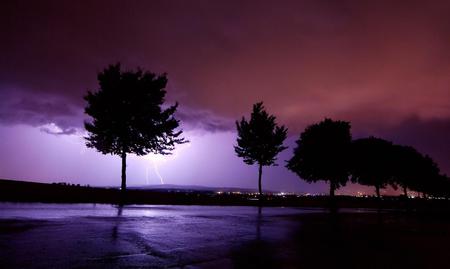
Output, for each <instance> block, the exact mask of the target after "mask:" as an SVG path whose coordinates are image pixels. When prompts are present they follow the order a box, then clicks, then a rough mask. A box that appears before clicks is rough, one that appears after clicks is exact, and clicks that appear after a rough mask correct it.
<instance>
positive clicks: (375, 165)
mask: <svg viewBox="0 0 450 269" xmlns="http://www.w3.org/2000/svg"><path fill="white" fill-rule="evenodd" d="M392 149H393V145H392V143H391V142H389V141H386V140H384V139H381V138H375V137H369V138H362V139H357V140H355V141H353V142H352V150H351V174H352V181H353V182H356V183H359V184H361V185H367V186H374V187H375V193H376V195H377V197H378V198H380V196H381V195H380V189H381V188H385V187H386V186H387V185H388V184H390V183H392V179H393V165H394V164H393V163H394V160H393V158H392V157H393V150H392Z"/></svg>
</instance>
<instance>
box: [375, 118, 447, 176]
mask: <svg viewBox="0 0 450 269" xmlns="http://www.w3.org/2000/svg"><path fill="white" fill-rule="evenodd" d="M379 134H380V135H381V136H384V137H386V138H387V139H390V140H392V141H394V142H396V143H399V144H404V145H412V146H414V147H415V148H417V149H418V150H419V151H421V152H422V153H424V154H428V155H429V156H431V157H432V158H433V159H434V160H436V161H437V163H438V164H439V166H440V168H441V170H443V172H444V173H447V174H450V158H449V157H450V156H449V153H450V119H432V120H421V119H419V118H417V117H412V118H409V119H406V120H405V121H403V122H401V123H400V124H398V125H396V126H393V127H391V128H387V129H384V130H380V131H379Z"/></svg>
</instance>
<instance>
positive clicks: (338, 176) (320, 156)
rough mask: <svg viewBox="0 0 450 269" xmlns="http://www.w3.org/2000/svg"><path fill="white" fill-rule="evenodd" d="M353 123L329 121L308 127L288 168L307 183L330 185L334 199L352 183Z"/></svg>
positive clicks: (298, 141) (301, 136)
mask: <svg viewBox="0 0 450 269" xmlns="http://www.w3.org/2000/svg"><path fill="white" fill-rule="evenodd" d="M351 141H352V137H351V134H350V123H349V122H346V121H334V120H331V119H325V120H323V121H321V122H319V123H317V124H313V125H310V126H308V127H307V128H306V129H305V131H304V132H303V133H301V134H300V138H299V139H298V140H297V141H296V143H297V147H296V148H295V149H294V156H293V157H292V158H291V159H290V160H289V161H288V163H287V165H286V167H287V168H288V169H289V170H291V171H292V172H294V173H296V174H297V175H298V176H299V177H300V178H302V179H304V180H306V181H307V182H316V181H319V180H323V181H326V182H329V184H330V196H332V197H333V196H334V192H335V190H336V189H337V188H339V187H340V186H345V184H346V183H347V181H348V179H349V171H350V161H349V151H350V144H351Z"/></svg>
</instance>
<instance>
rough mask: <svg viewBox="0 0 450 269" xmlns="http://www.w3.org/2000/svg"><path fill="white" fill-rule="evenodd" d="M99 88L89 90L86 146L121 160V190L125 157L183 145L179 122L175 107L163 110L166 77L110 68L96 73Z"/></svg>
mask: <svg viewBox="0 0 450 269" xmlns="http://www.w3.org/2000/svg"><path fill="white" fill-rule="evenodd" d="M98 82H99V85H100V89H99V90H98V91H96V92H91V91H89V92H88V93H87V95H86V96H85V97H84V98H85V100H86V101H87V106H86V108H85V112H86V114H88V115H89V116H91V117H92V118H93V121H92V122H85V128H86V130H87V131H88V133H89V135H88V137H86V140H87V143H86V145H87V146H88V147H91V148H95V149H97V150H98V151H99V152H101V153H103V154H114V155H119V156H121V157H122V161H123V163H122V181H123V184H122V187H125V185H124V176H125V175H124V173H125V172H124V169H125V166H126V163H125V158H126V154H128V153H134V154H136V155H145V154H148V153H155V154H170V151H171V150H173V149H174V148H175V145H176V144H180V143H184V142H186V141H185V140H184V138H182V137H181V134H182V131H181V130H178V131H177V130H176V129H177V128H178V127H179V122H178V120H176V119H175V118H174V113H175V111H176V109H177V106H178V104H175V105H173V106H169V107H167V108H166V109H163V108H162V105H163V104H164V101H165V100H164V97H165V95H166V91H165V89H164V88H165V87H166V84H167V77H166V75H165V74H164V75H161V76H156V75H155V74H153V73H149V72H144V71H142V70H140V69H139V70H137V71H121V68H120V64H116V65H110V66H109V67H108V68H106V69H105V70H104V71H102V72H100V73H99V74H98Z"/></svg>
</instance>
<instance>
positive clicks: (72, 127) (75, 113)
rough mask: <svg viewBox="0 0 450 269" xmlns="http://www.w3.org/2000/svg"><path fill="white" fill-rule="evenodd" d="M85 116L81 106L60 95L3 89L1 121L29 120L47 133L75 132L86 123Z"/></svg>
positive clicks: (25, 121)
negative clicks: (84, 121) (50, 126)
mask: <svg viewBox="0 0 450 269" xmlns="http://www.w3.org/2000/svg"><path fill="white" fill-rule="evenodd" d="M82 118H83V115H82V113H81V111H80V109H79V108H78V107H76V106H75V105H73V104H72V102H71V101H70V100H66V99H64V98H63V97H61V96H58V95H49V94H44V93H40V94H37V93H33V92H24V91H21V90H17V89H14V90H12V89H11V90H9V91H6V90H5V91H1V92H0V124H4V125H13V124H28V125H31V126H36V127H41V130H42V131H44V132H47V133H53V134H74V133H75V132H76V129H80V128H81V127H82V124H83V120H82ZM45 125H52V126H53V127H54V128H53V129H51V128H49V127H48V126H47V127H46V126H45ZM55 130H58V131H55Z"/></svg>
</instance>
